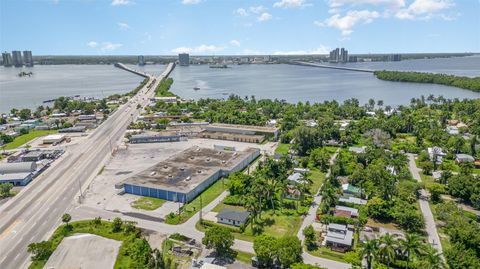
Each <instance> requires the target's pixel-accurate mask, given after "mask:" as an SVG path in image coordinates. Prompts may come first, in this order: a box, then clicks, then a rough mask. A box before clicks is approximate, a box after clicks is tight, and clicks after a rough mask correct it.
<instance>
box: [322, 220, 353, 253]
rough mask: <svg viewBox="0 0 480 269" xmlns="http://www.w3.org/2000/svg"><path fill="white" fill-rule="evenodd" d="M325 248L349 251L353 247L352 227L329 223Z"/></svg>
mask: <svg viewBox="0 0 480 269" xmlns="http://www.w3.org/2000/svg"><path fill="white" fill-rule="evenodd" d="M325 242H326V245H327V246H331V247H333V248H334V249H338V248H340V249H350V248H352V246H353V225H348V226H347V225H344V224H338V223H330V224H329V225H328V226H327V236H326V237H325Z"/></svg>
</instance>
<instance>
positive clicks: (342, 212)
mask: <svg viewBox="0 0 480 269" xmlns="http://www.w3.org/2000/svg"><path fill="white" fill-rule="evenodd" d="M334 215H335V216H336V217H345V218H357V217H358V209H356V208H352V207H348V206H340V205H337V206H335V212H334Z"/></svg>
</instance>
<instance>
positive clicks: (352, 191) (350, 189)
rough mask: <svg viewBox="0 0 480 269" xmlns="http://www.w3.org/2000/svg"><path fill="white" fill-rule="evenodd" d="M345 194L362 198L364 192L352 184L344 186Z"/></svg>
mask: <svg viewBox="0 0 480 269" xmlns="http://www.w3.org/2000/svg"><path fill="white" fill-rule="evenodd" d="M342 190H343V194H350V195H354V196H360V194H361V192H362V190H361V189H360V188H358V187H355V186H353V185H352V184H350V183H347V184H342Z"/></svg>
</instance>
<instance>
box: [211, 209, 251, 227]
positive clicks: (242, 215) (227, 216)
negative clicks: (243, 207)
mask: <svg viewBox="0 0 480 269" xmlns="http://www.w3.org/2000/svg"><path fill="white" fill-rule="evenodd" d="M249 217H250V213H249V212H247V211H238V210H234V209H230V208H224V209H222V211H220V212H219V213H218V214H217V222H218V223H222V224H227V225H233V226H237V227H239V226H240V225H242V224H246V223H247V222H248V218H249Z"/></svg>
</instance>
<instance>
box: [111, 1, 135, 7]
mask: <svg viewBox="0 0 480 269" xmlns="http://www.w3.org/2000/svg"><path fill="white" fill-rule="evenodd" d="M131 3H132V1H130V0H112V3H111V5H112V6H125V5H129V4H131Z"/></svg>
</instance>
